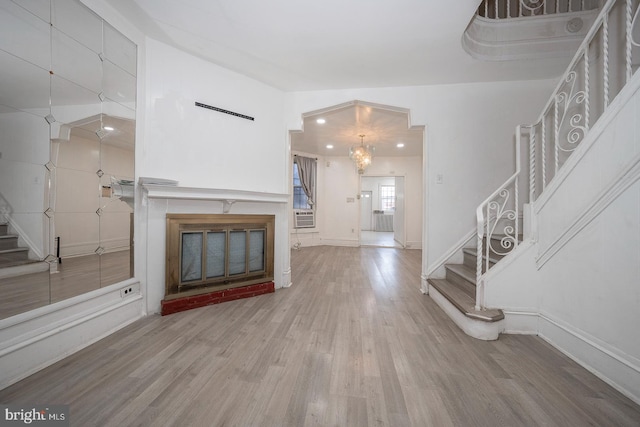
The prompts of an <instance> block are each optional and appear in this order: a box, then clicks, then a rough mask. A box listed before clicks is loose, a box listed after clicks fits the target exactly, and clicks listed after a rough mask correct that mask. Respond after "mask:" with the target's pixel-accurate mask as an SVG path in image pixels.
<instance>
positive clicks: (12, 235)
mask: <svg viewBox="0 0 640 427" xmlns="http://www.w3.org/2000/svg"><path fill="white" fill-rule="evenodd" d="M17 237H18V235H17V234H0V239H15V238H17Z"/></svg>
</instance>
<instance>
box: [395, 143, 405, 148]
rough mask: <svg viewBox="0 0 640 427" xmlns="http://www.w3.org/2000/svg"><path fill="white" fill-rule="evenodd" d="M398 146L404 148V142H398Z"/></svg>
mask: <svg viewBox="0 0 640 427" xmlns="http://www.w3.org/2000/svg"><path fill="white" fill-rule="evenodd" d="M396 147H398V148H402V147H404V143H402V142H399V143H398V144H396Z"/></svg>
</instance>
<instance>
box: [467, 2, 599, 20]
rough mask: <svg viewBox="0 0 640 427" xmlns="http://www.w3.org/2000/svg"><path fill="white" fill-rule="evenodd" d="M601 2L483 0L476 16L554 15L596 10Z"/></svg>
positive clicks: (501, 17)
mask: <svg viewBox="0 0 640 427" xmlns="http://www.w3.org/2000/svg"><path fill="white" fill-rule="evenodd" d="M602 3H603V1H602V0H483V2H482V3H480V7H478V11H477V14H478V16H481V17H483V18H489V19H507V18H520V17H523V16H541V15H554V14H558V13H571V12H584V11H587V10H593V9H598V8H599V7H600V6H601V4H602Z"/></svg>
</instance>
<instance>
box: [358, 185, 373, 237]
mask: <svg viewBox="0 0 640 427" xmlns="http://www.w3.org/2000/svg"><path fill="white" fill-rule="evenodd" d="M360 194H361V196H360V230H363V231H370V230H373V221H372V216H373V204H372V200H373V192H372V191H362V192H361V193H360Z"/></svg>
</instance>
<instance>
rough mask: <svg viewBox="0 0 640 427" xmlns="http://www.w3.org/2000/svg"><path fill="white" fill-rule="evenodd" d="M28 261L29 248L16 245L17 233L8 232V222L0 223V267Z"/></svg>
mask: <svg viewBox="0 0 640 427" xmlns="http://www.w3.org/2000/svg"><path fill="white" fill-rule="evenodd" d="M29 262H30V260H29V249H27V248H20V247H18V235H16V234H9V225H8V224H0V268H5V267H12V266H15V265H21V264H28V263H29Z"/></svg>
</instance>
